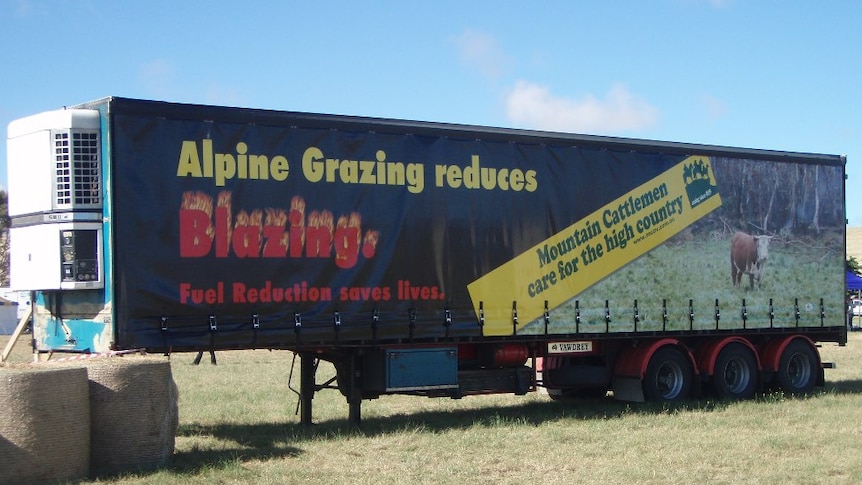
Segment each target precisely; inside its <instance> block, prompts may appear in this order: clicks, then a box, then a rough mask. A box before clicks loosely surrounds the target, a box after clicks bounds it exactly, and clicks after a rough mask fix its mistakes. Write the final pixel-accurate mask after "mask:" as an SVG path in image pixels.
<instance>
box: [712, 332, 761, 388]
mask: <svg viewBox="0 0 862 485" xmlns="http://www.w3.org/2000/svg"><path fill="white" fill-rule="evenodd" d="M712 388H713V390H714V391H715V394H716V395H717V396H718V397H719V398H721V399H751V398H752V397H754V392H755V391H756V390H757V359H756V358H755V356H754V354H753V353H752V352H751V350H750V349H748V348H747V347H746V346H745V345H742V344H740V343H731V344H729V345H727V346H726V347H725V348H724V349H722V351H721V353H720V354H718V359H716V361H715V373H714V374H713V376H712Z"/></svg>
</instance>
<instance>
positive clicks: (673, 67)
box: [0, 0, 862, 226]
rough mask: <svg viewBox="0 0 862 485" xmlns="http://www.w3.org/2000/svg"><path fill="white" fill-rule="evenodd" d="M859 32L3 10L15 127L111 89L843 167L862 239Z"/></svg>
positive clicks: (847, 22)
mask: <svg viewBox="0 0 862 485" xmlns="http://www.w3.org/2000/svg"><path fill="white" fill-rule="evenodd" d="M860 19H862V2H857V1H850V0H847V1H827V2H808V1H805V2H803V1H793V0H790V1H782V2H779V1H766V0H762V1H753V0H653V1H615V0H608V1H601V2H587V1H573V0H569V1H559V2H556V1H547V2H507V1H489V2H484V1H472V2H465V1H463V0H462V1H434V2H404V1H393V2H378V1H373V0H368V1H366V2H356V3H351V2H339V1H328V2H294V1H271V2H270V1H246V2H212V1H196V0H188V1H186V0H174V1H170V2H167V1H162V0H148V1H139V2H132V1H128V2H127V1H101V0H0V38H2V39H3V43H4V47H3V48H2V49H0V65H2V66H3V70H2V72H0V124H2V126H4V127H5V126H6V125H7V124H8V123H9V122H10V121H11V120H13V119H15V118H18V117H22V116H26V115H30V114H34V113H37V112H41V111H45V110H51V109H57V108H60V107H62V106H65V105H72V104H77V103H81V102H84V101H90V100H93V99H98V98H102V97H105V96H112V95H113V96H124V97H136V98H145V99H157V100H165V101H177V102H188V103H205V104H218V105H232V106H243V107H254V108H267V109H280V110H292V111H310V112H319V113H336V114H348V115H361V116H378V117H386V118H402V119H411V120H423V121H440V122H454V123H467V124H478V125H488V126H503V127H515V128H530V129H545V130H554V131H566V132H574V133H587V134H596V135H612V136H623V137H633V138H642V139H654V140H664V141H679V142H690V143H706V144H714V145H728V146H738V147H746V148H764V149H772V150H790V151H800V152H814V153H827V154H840V155H847V157H848V164H847V173H848V175H849V179H848V181H847V206H848V211H847V214H848V219H849V221H850V225H852V226H862V117H860V113H862V91H860V90H862V27H860V23H859V22H860ZM4 131H5V130H4ZM0 144H2V146H0V185H3V186H4V187H5V185H6V174H5V172H6V170H5V165H6V147H5V136H3V137H2V140H0ZM857 185H858V186H859V187H860V189H856V188H855V187H856V186H857Z"/></svg>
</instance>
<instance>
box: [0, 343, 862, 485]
mask: <svg viewBox="0 0 862 485" xmlns="http://www.w3.org/2000/svg"><path fill="white" fill-rule="evenodd" d="M28 338H29V336H28V335H24V336H22V338H21V341H20V344H19V345H18V346H17V347H16V349H15V352H14V353H13V355H12V361H15V362H26V361H27V360H29V358H30V356H29V354H28V348H27V339H28ZM6 339H8V337H0V346H3V345H5V343H6ZM821 352H822V355H823V358H824V360H825V361H828V362H834V363H835V364H836V366H837V367H836V368H835V369H827V371H826V378H827V386H826V387H825V388H824V389H818V391H817V392H816V393H815V394H814V395H812V396H809V397H805V398H790V397H786V396H783V395H781V394H769V395H765V396H760V397H758V398H757V399H755V400H752V401H747V402H730V403H728V402H715V401H712V400H699V401H690V402H686V403H683V404H679V405H673V406H667V405H646V404H631V403H621V402H616V401H613V400H591V401H576V402H555V401H551V400H550V399H549V398H548V397H547V396H545V395H542V394H539V393H534V394H531V395H528V396H523V397H518V396H474V397H467V398H464V399H461V400H449V399H427V398H419V397H407V396H386V397H383V398H381V399H377V400H373V401H365V402H364V403H363V409H362V411H363V426H362V428H361V429H358V430H357V429H351V428H350V427H349V426H348V425H347V421H346V417H347V404H346V402H345V400H344V398H343V397H342V396H341V395H340V394H339V393H338V391H336V390H324V391H322V392H320V393H318V394H317V396H316V398H315V400H314V406H315V408H314V421H315V423H316V424H315V425H314V426H312V427H311V428H306V427H303V426H301V425H300V424H299V416H298V415H297V414H296V413H295V412H296V409H297V395H296V394H295V393H294V392H293V391H291V389H290V387H289V386H292V387H294V388H298V360H297V362H296V363H297V367H296V370H295V373H294V378H293V381H292V382H290V380H289V375H290V371H291V364H292V360H293V354H291V353H290V352H284V351H272V352H270V351H265V350H257V351H235V352H221V353H219V354H218V359H219V360H218V365H215V366H213V365H210V364H209V363H208V361H207V359H206V358H205V359H204V361H203V362H202V363H201V364H200V365H199V366H194V365H191V362H192V359H193V357H194V355H190V354H174V355H173V356H172V357H171V363H172V370H173V373H174V378H175V380H176V382H177V385H178V387H179V391H180V405H179V406H180V407H179V409H180V424H179V429H178V432H177V441H176V453H175V456H174V460H173V462H172V464H171V466H170V467H168V468H166V469H162V470H159V471H155V472H148V473H142V474H129V475H124V476H119V477H102V478H99V479H97V480H94V481H93V482H87V483H109V484H139V483H140V484H144V483H146V484H151V483H164V484H169V483H170V484H177V483H178V484H197V483H201V484H203V483H206V484H210V483H223V484H230V483H237V484H244V483H255V484H259V483H264V484H284V483H367V484H408V483H410V484H412V483H433V484H447V483H452V484H454V483H458V484H461V483H465V482H467V483H470V482H472V483H512V484H515V483H518V484H523V483H567V484H569V483H655V484H665V483H706V482H709V483H781V484H787V483H860V482H862V444H860V437H862V332H853V333H851V335H850V343H849V344H848V345H847V346H846V347H838V346H837V345H835V344H825V345H824V346H823V347H822V349H821ZM330 375H331V369H329V368H328V367H326V366H325V365H321V368H320V369H319V373H318V382H322V381H323V380H325V379H326V378H328V377H329V376H330ZM61 398H62V396H58V399H61Z"/></svg>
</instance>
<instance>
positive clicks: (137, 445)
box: [86, 356, 178, 475]
mask: <svg viewBox="0 0 862 485" xmlns="http://www.w3.org/2000/svg"><path fill="white" fill-rule="evenodd" d="M86 366H87V371H88V374H89V378H90V423H91V424H90V452H91V453H90V457H91V458H90V470H91V472H92V473H93V474H95V475H102V474H114V473H120V472H129V471H141V470H150V469H154V468H158V467H161V466H164V465H165V464H167V463H168V461H169V460H170V458H171V456H172V455H173V453H174V440H175V435H176V430H177V422H178V408H177V389H176V385H175V384H174V380H173V375H172V374H171V365H170V362H168V361H167V360H165V359H161V358H156V357H138V356H125V357H110V358H104V359H93V360H90V361H87V362H86Z"/></svg>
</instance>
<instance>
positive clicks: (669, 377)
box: [643, 346, 693, 401]
mask: <svg viewBox="0 0 862 485" xmlns="http://www.w3.org/2000/svg"><path fill="white" fill-rule="evenodd" d="M692 373H693V371H692V367H691V363H690V362H689V361H688V359H687V358H686V356H685V355H683V353H682V352H680V351H679V350H677V349H676V348H675V347H671V346H667V347H662V348H661V349H659V350H658V351H656V353H654V354H653V356H652V358H650V361H649V365H648V366H647V370H646V375H645V376H644V380H643V387H644V395H645V397H646V398H647V400H649V401H680V400H683V399H685V398H687V397H688V395H689V392H691V385H692Z"/></svg>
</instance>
